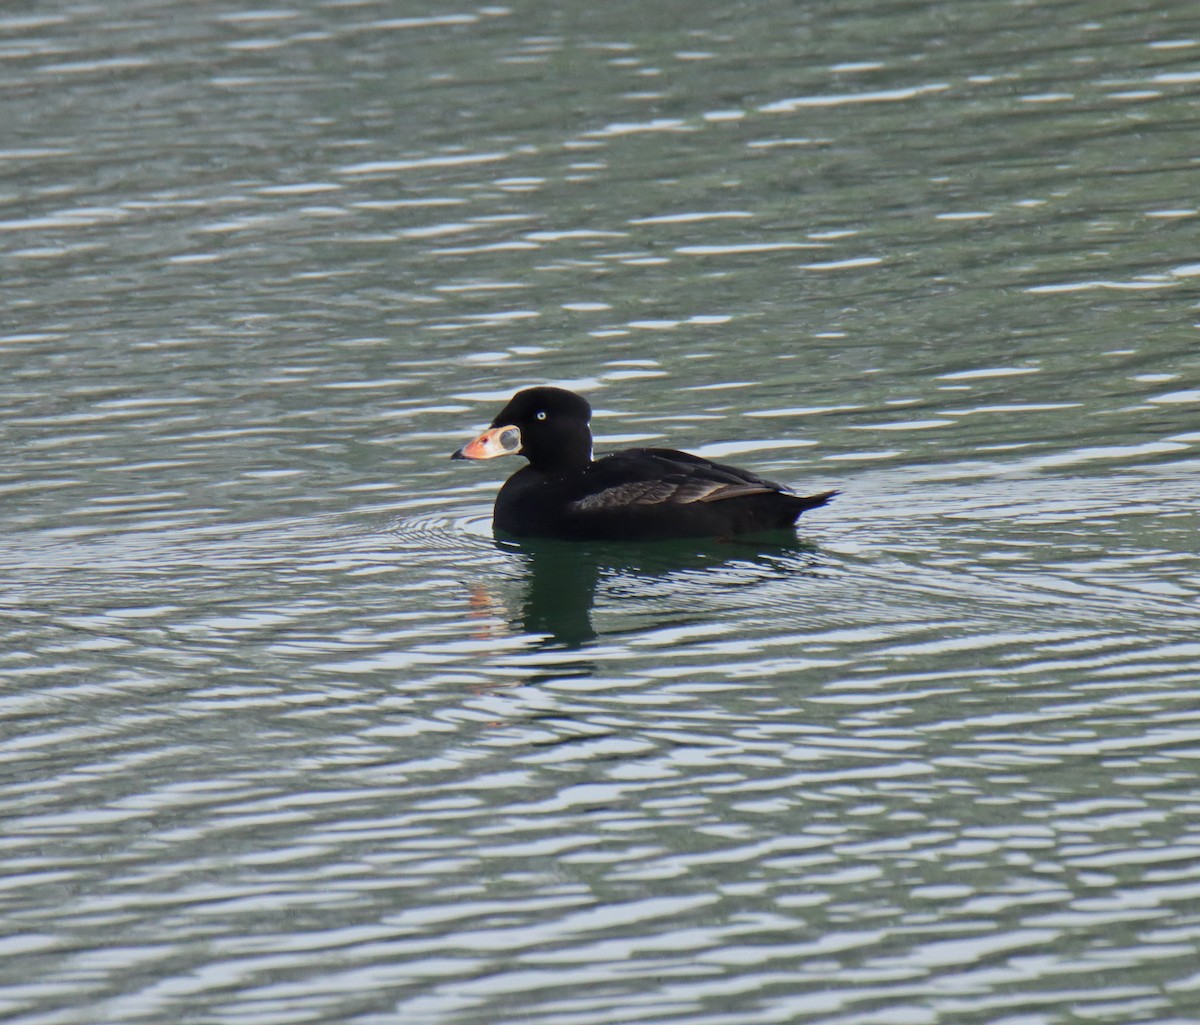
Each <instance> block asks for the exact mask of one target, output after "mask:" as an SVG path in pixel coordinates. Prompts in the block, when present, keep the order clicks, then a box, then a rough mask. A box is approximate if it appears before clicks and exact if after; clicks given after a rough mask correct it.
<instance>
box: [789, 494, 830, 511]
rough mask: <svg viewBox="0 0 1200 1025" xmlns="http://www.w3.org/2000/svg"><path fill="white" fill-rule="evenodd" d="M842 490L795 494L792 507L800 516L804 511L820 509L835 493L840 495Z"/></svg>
mask: <svg viewBox="0 0 1200 1025" xmlns="http://www.w3.org/2000/svg"><path fill="white" fill-rule="evenodd" d="M840 494H841V492H840V491H822V492H821V493H820V494H819V495H794V496H789V497H791V498H792V508H793V509H794V510H795V513H796V516H797V517H798V516H799V515H800V514H801V513H803V512H808V510H809V509H819V508H820V507H821V506H823V505H825V504H826V503H827V502H828V501H829V500H830V499H831V498H833V497H834V495H840Z"/></svg>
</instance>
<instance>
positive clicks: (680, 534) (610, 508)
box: [495, 448, 834, 541]
mask: <svg viewBox="0 0 1200 1025" xmlns="http://www.w3.org/2000/svg"><path fill="white" fill-rule="evenodd" d="M833 494H834V492H826V493H823V494H820V495H810V496H800V495H795V494H793V493H792V492H791V491H789V490H788V489H787V488H785V487H783V486H782V485H781V484H776V483H775V482H774V481H769V480H764V479H763V478H761V477H758V476H756V475H754V474H752V473H749V472H748V471H746V470H742V469H739V468H737V467H733V466H726V465H724V464H722V463H714V462H711V461H710V460H708V459H703V458H701V457H700V456H693V455H690V454H688V453H686V452H679V451H676V450H674V449H663V448H635V449H626V450H624V451H622V452H615V453H613V454H612V455H608V456H604V457H602V458H600V459H598V460H596V461H595V462H592V463H590V464H588V465H587V466H586V467H581V468H579V469H578V470H573V471H568V472H565V473H560V474H546V473H541V472H539V471H537V470H534V469H533V468H532V467H525V468H524V469H522V470H519V471H518V472H517V473H515V474H514V475H513V476H512V477H510V478H509V480H508V482H507V483H506V484H505V485H504V487H503V488H502V489H501V490H500V494H499V495H498V496H497V498H496V509H495V526H496V528H497V529H498V530H500V531H502V532H504V533H508V534H512V535H515V536H517V537H557V538H567V539H575V540H620V541H650V540H665V539H669V538H686V537H726V536H730V535H734V534H746V533H755V532H761V531H768V530H781V529H786V528H788V527H791V526H792V525H793V524H794V523H795V521H796V518H797V517H798V516H799V515H800V514H801V513H802V512H804V511H805V510H806V509H814V508H816V507H817V506H820V505H824V504H825V503H826V502H827V501H828V500H829V499H830V497H832V495H833Z"/></svg>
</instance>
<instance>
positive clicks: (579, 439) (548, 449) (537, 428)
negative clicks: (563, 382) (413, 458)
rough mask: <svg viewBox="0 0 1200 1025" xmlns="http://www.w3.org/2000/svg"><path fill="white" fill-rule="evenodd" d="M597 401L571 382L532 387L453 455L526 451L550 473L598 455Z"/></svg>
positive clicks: (534, 463)
mask: <svg viewBox="0 0 1200 1025" xmlns="http://www.w3.org/2000/svg"><path fill="white" fill-rule="evenodd" d="M591 418H592V407H591V406H589V405H588V402H587V399H585V398H584V397H583V396H582V395H576V394H575V393H574V392H572V391H567V390H566V389H565V388H526V389H525V390H524V391H519V392H517V394H516V395H514V396H513V397H512V398H511V399H510V400H509V403H508V405H507V406H505V407H504V408H503V409H502V410H500V412H499V414H497V416H496V419H494V420H493V421H492V426H491V427H489V428H488V429H487V430H486V431H484V432H483V433H482V434H481V435H479V437H478V438H475V439H474V440H473V441H469V442H467V444H465V445H464V446H463V447H462V448H460V449H459V450H458V451H457V452H455V453H454V455H452V456H451V457H450V458H451V459H492V458H494V457H495V456H507V455H523V456H524V457H525V458H526V459H528V460H529V464H530V466H532V467H533V468H534V469H536V470H543V471H545V472H548V473H553V472H558V471H563V470H570V469H575V468H577V467H582V466H586V465H587V464H588V463H590V462H591V461H592V431H591V428H590V427H589V426H588V422H589V421H590V420H591Z"/></svg>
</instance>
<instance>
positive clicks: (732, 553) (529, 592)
mask: <svg viewBox="0 0 1200 1025" xmlns="http://www.w3.org/2000/svg"><path fill="white" fill-rule="evenodd" d="M496 546H497V547H498V548H499V549H500V550H502V551H504V552H506V553H508V554H510V555H512V556H513V557H514V559H515V560H516V562H517V565H518V566H519V567H520V570H521V575H522V577H523V580H522V588H521V592H520V594H521V596H520V598H519V599H518V602H519V604H518V602H514V605H516V606H517V607H515V608H513V609H511V610H510V611H509V613H508V616H507V618H509V620H510V621H511V622H512V625H513V628H514V629H517V630H521V631H523V632H525V633H526V634H531V635H535V636H539V637H542V638H544V642H543V646H554V647H560V648H565V649H578V648H583V647H586V646H587V645H588V644H590V643H591V642H593V641H595V640H596V638H597V631H596V628H595V625H594V622H593V611H594V608H595V604H596V595H597V592H598V591H599V590H601V589H602V588H607V589H609V590H611V591H613V592H615V593H641V592H655V593H658V596H659V597H660V598H661V599H662V600H661V601H656V602H655V603H654V604H655V605H656V606H658V610H659V611H660V612H662V613H665V614H668V615H686V614H688V613H690V612H692V611H694V606H693V607H689V598H690V597H692V595H693V594H694V585H695V583H696V581H695V579H694V578H692V577H691V575H692V573H694V572H696V571H702V572H703V576H702V577H701V578H700V579H701V580H703V581H706V582H709V583H711V586H713V587H715V588H720V587H732V586H737V585H738V584H746V583H748V582H753V580H754V579H756V578H762V577H774V578H777V577H779V576H782V575H791V574H793V573H803V572H806V571H808V570H810V569H811V568H812V566H813V564H814V563H815V562H817V561H818V559H819V555H818V550H817V549H816V548H815V547H814V546H813V545H810V544H807V543H805V542H804V541H801V540H800V539H799V538H798V537H796V535H795V534H793V533H791V532H790V531H788V532H780V533H776V534H764V535H758V536H754V537H745V536H743V537H739V538H735V539H731V540H728V541H716V540H714V541H701V542H697V541H694V540H692V541H679V542H661V543H655V544H640V545H629V544H620V543H600V542H596V543H581V542H578V541H545V540H536V541H535V540H528V539H524V540H521V541H519V542H518V541H514V540H509V539H504V538H497V540H496ZM734 569H738V570H740V571H741V572H738V573H733V572H732V570H734ZM710 570H711V571H713V572H712V575H711V576H710V575H709V573H708V572H707V571H710ZM685 575H686V576H687V577H689V578H690V579H689V580H688V581H687V582H686V585H685V582H684V580H683V577H684V576H685ZM676 577H679V578H680V579H679V580H678V581H677V580H675V578H676ZM660 592H665V593H660Z"/></svg>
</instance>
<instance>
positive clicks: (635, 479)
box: [572, 448, 789, 512]
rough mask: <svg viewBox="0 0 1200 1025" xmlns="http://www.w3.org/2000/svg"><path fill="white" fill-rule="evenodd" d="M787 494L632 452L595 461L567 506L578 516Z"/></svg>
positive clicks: (746, 477)
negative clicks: (609, 511)
mask: <svg viewBox="0 0 1200 1025" xmlns="http://www.w3.org/2000/svg"><path fill="white" fill-rule="evenodd" d="M772 492H776V493H779V492H782V493H784V494H787V493H789V491H788V489H787V488H785V487H783V486H782V485H780V484H776V483H774V482H773V481H769V480H763V478H761V477H757V476H755V475H754V474H752V473H750V472H748V471H746V470H742V469H739V468H738V467H735V466H725V465H723V464H721V463H714V462H711V461H710V460H708V459H703V458H701V457H700V456H693V455H690V454H689V453H687V452H677V451H676V450H674V449H669V448H635V449H626V450H625V451H624V452H616V453H614V454H613V455H610V456H605V457H603V458H602V459H599V460H597V461H596V462H595V463H593V464H592V466H591V467H590V468H589V469H588V472H587V474H586V475H585V484H584V489H583V493H582V494H580V495H579V497H578V498H576V499H575V501H574V502H573V503H572V504H573V505H574V506H575V508H576V509H578V510H579V511H580V512H589V511H596V510H600V509H615V508H621V507H625V506H670V505H691V504H693V503H696V502H720V501H723V500H725V499H728V498H742V497H745V496H747V495H764V494H770V493H772Z"/></svg>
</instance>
